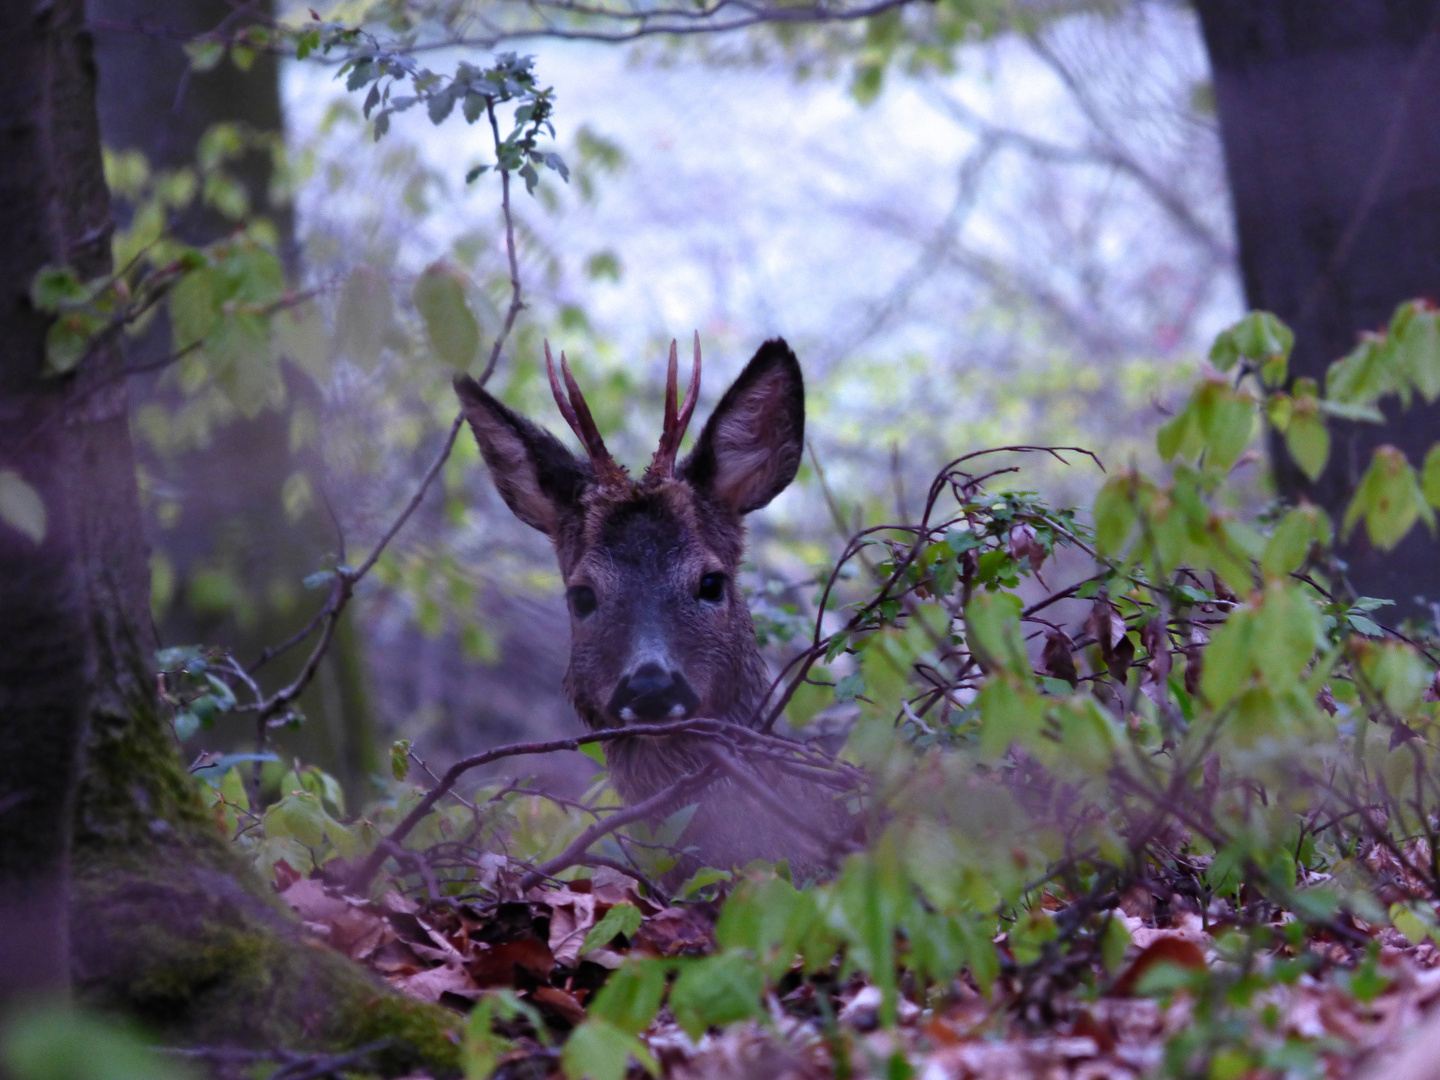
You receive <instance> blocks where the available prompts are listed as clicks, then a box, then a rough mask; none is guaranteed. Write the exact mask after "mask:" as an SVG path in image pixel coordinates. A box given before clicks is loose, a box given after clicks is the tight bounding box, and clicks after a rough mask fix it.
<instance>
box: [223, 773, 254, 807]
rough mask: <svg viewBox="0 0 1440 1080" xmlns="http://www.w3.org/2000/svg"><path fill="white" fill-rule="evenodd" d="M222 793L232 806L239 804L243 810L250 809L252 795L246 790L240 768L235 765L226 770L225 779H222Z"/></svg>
mask: <svg viewBox="0 0 1440 1080" xmlns="http://www.w3.org/2000/svg"><path fill="white" fill-rule="evenodd" d="M220 794H221V795H223V796H224V797H225V801H226V802H228V803H230V804H231V805H232V806H238V807H239V808H240V809H241V810H249V809H250V796H249V795H248V794H247V793H246V791H245V781H244V780H243V779H241V777H240V770H239V769H237V768H235V767H234V766H231V767H230V768H229V769H228V770H226V772H225V777H224V779H222V780H221V781H220Z"/></svg>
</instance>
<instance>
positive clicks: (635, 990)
mask: <svg viewBox="0 0 1440 1080" xmlns="http://www.w3.org/2000/svg"><path fill="white" fill-rule="evenodd" d="M627 906H628V905H627ZM610 910H611V911H614V910H615V909H614V908H611V909H610ZM630 910H631V911H635V913H636V914H637V915H638V914H639V911H638V910H636V909H635V908H633V907H632V908H630ZM617 932H618V931H617ZM611 936H612V937H613V936H614V935H613V934H612V935H611ZM604 940H605V941H607V942H608V941H609V940H610V938H605V939H604ZM592 947H593V946H591V945H590V940H589V938H586V940H585V946H584V948H583V949H582V950H581V951H582V952H588V951H589V950H590V949H591V948H592ZM668 967H669V965H668V963H667V962H665V961H662V960H635V959H630V960H627V961H626V962H625V963H624V964H622V965H621V966H620V969H619V970H618V971H616V972H615V973H614V974H613V975H611V976H610V978H609V980H608V981H607V982H606V983H605V985H604V987H602V988H601V990H600V992H599V993H598V994H596V995H595V1000H594V1001H593V1002H592V1003H591V1004H590V1009H589V1015H590V1017H591V1018H592V1019H598V1020H603V1021H605V1022H606V1023H609V1024H611V1025H612V1026H614V1027H615V1028H617V1029H618V1030H620V1031H622V1032H624V1033H626V1034H627V1035H638V1034H640V1032H642V1031H644V1030H645V1029H646V1028H647V1027H649V1026H650V1021H651V1020H654V1019H655V1014H656V1012H658V1011H659V1009H660V1001H661V999H662V998H663V997H664V995H665V973H666V970H667V968H668Z"/></svg>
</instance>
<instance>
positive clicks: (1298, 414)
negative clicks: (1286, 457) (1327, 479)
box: [1285, 399, 1330, 480]
mask: <svg viewBox="0 0 1440 1080" xmlns="http://www.w3.org/2000/svg"><path fill="white" fill-rule="evenodd" d="M1285 448H1286V449H1287V450H1289V451H1290V457H1291V458H1292V459H1293V460H1294V462H1295V464H1296V465H1298V466H1300V471H1301V472H1303V473H1304V474H1305V475H1306V476H1308V477H1309V478H1310V479H1311V480H1318V479H1319V478H1320V474H1321V473H1322V472H1324V471H1325V463H1326V462H1327V461H1329V460H1330V430H1329V428H1327V427H1326V426H1325V421H1324V420H1322V419H1321V418H1320V411H1319V408H1318V406H1316V405H1315V403H1314V400H1313V399H1309V400H1306V399H1297V400H1296V402H1295V407H1294V410H1293V411H1292V413H1291V416H1290V422H1289V424H1288V425H1287V426H1286V428H1285Z"/></svg>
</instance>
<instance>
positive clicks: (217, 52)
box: [184, 38, 225, 72]
mask: <svg viewBox="0 0 1440 1080" xmlns="http://www.w3.org/2000/svg"><path fill="white" fill-rule="evenodd" d="M184 49H185V55H186V56H187V57H189V59H190V67H191V69H192V70H194V71H200V72H205V71H212V70H214V69H215V68H216V67H217V66H218V65H219V63H220V61H221V60H223V59H225V46H224V45H222V44H221V43H220V42H218V41H211V40H208V39H202V38H196V39H194V40H193V41H187V42H186V43H185V45H184Z"/></svg>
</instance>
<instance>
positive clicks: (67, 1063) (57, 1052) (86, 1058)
mask: <svg viewBox="0 0 1440 1080" xmlns="http://www.w3.org/2000/svg"><path fill="white" fill-rule="evenodd" d="M3 1035H4V1045H3V1057H0V1063H3V1071H4V1072H5V1074H6V1075H7V1076H11V1077H15V1078H16V1080H189V1078H191V1077H193V1076H194V1075H195V1073H194V1072H192V1071H191V1070H190V1069H189V1068H187V1067H186V1066H185V1064H184V1063H183V1062H181V1061H177V1060H176V1059H175V1058H174V1057H172V1056H171V1055H169V1054H162V1053H159V1052H157V1051H155V1050H152V1049H151V1048H150V1047H149V1046H147V1045H146V1044H145V1042H144V1040H143V1039H141V1038H140V1036H139V1035H138V1034H137V1033H136V1032H135V1031H133V1030H131V1029H130V1028H128V1027H123V1026H120V1025H118V1024H115V1023H112V1022H110V1021H107V1020H101V1019H99V1018H98V1017H95V1016H91V1015H89V1014H86V1013H82V1012H74V1011H71V1010H69V1009H66V1008H63V1007H59V1006H52V1007H50V1008H44V1009H36V1008H34V1007H33V1006H32V1007H30V1008H29V1009H23V1008H22V1009H18V1010H16V1011H15V1012H13V1013H12V1014H11V1015H9V1016H7V1017H6V1023H5V1027H4V1032H3Z"/></svg>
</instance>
